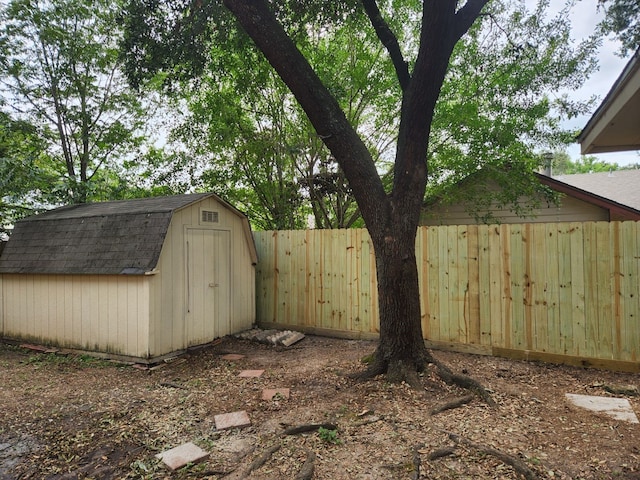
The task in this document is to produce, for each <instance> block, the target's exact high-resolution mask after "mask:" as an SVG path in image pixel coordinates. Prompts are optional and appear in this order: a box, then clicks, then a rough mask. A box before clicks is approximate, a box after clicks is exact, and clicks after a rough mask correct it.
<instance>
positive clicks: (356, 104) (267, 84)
mask: <svg viewBox="0 0 640 480" xmlns="http://www.w3.org/2000/svg"><path fill="white" fill-rule="evenodd" d="M294 3H295V2H294ZM321 3H322V2H321ZM279 5H280V9H279V10H278V14H279V16H280V17H281V20H282V21H283V22H284V23H285V25H286V26H287V28H288V29H289V31H290V32H291V35H292V36H293V37H295V38H296V40H297V43H298V48H300V50H301V51H302V52H303V53H304V54H305V56H306V57H307V58H308V59H309V61H310V63H311V64H312V65H313V66H314V69H315V70H316V72H317V73H318V75H319V76H320V77H321V79H322V80H323V82H324V83H325V85H327V87H328V88H329V90H330V91H331V93H332V94H333V95H334V97H335V98H336V99H337V100H338V102H339V103H340V105H341V107H342V109H343V111H344V112H345V115H346V116H347V118H348V119H349V120H350V122H351V123H352V125H353V126H354V127H355V128H356V129H357V131H358V133H359V134H360V136H361V138H363V140H364V141H365V143H366V144H367V146H368V147H369V150H370V151H371V152H372V154H373V157H374V159H376V161H377V162H378V170H379V171H380V172H382V175H381V176H382V180H383V181H384V182H386V183H387V184H389V185H390V180H391V175H390V173H389V172H391V171H392V169H391V165H390V162H389V160H390V157H391V155H392V151H393V148H394V146H395V145H394V143H395V135H396V132H397V129H398V119H399V118H400V115H399V112H400V106H401V91H400V89H399V88H398V85H397V79H396V76H395V71H394V69H393V67H392V64H391V62H390V61H389V59H388V56H387V53H386V51H385V50H384V48H383V47H382V45H380V42H379V40H378V38H377V37H376V35H375V32H373V30H372V28H371V25H370V24H369V21H368V19H366V17H365V16H363V15H361V12H360V11H355V10H354V11H351V10H349V9H352V8H355V7H353V5H350V6H349V5H345V7H344V8H347V10H349V12H350V13H351V14H350V15H347V16H344V15H343V14H344V12H338V11H330V10H331V9H329V10H327V11H323V13H319V12H317V11H315V10H310V11H313V12H315V13H314V14H313V15H316V17H317V18H315V17H314V16H313V15H306V16H302V17H300V19H302V18H306V19H307V20H306V22H305V21H300V22H298V23H297V26H296V22H295V20H294V19H295V18H296V15H294V14H292V12H294V11H295V12H297V14H301V11H306V9H309V8H311V9H313V8H320V7H317V4H316V2H306V3H305V5H304V6H302V5H300V4H296V5H290V4H289V3H288V2H283V3H281V4H279ZM312 5H314V6H313V7H312ZM174 6H177V7H178V8H176V10H175V12H176V13H174V14H173V18H174V19H178V18H179V19H181V20H180V22H177V23H176V24H175V26H174V27H172V28H165V30H166V31H167V32H168V31H173V30H176V29H178V31H179V32H180V34H184V35H186V36H189V31H190V30H189V28H194V29H196V30H197V31H195V30H194V32H192V33H193V34H192V35H191V36H190V37H189V38H190V40H189V41H187V40H186V37H185V39H181V40H179V39H173V40H172V39H168V38H165V37H166V36H167V35H168V34H163V33H161V32H156V27H155V26H154V25H156V24H157V25H161V24H162V25H165V24H166V22H167V21H170V19H168V18H166V11H163V9H162V8H161V6H160V4H153V5H151V6H150V4H147V3H144V4H143V3H140V2H139V1H138V0H135V1H133V2H132V3H130V4H129V13H130V15H128V16H127V22H128V23H127V24H128V25H129V27H128V29H127V37H126V38H127V42H126V43H125V45H124V47H125V48H124V52H125V58H126V59H127V64H128V72H129V74H130V78H132V81H133V82H134V83H135V84H136V85H139V84H141V83H143V82H144V81H147V82H148V81H154V79H156V80H157V79H162V81H161V82H159V83H155V85H156V86H157V85H164V86H165V87H167V86H168V88H167V89H166V90H165V91H168V92H170V93H171V94H172V95H173V98H174V99H181V98H182V99H185V100H186V102H187V105H188V106H189V110H190V112H189V115H188V116H187V117H186V119H185V121H184V122H183V124H182V125H181V126H180V127H179V128H178V129H176V130H175V131H174V138H175V139H176V140H179V142H180V143H181V144H182V145H183V146H185V147H186V151H188V152H189V155H188V158H189V159H190V162H189V161H184V162H181V161H175V155H174V156H171V157H169V158H171V159H172V160H171V162H170V163H169V164H168V165H170V166H171V167H172V168H170V170H171V173H170V174H169V175H167V176H166V177H165V178H164V179H163V181H169V182H175V181H176V179H180V178H182V179H189V180H190V182H191V183H190V184H189V185H188V186H189V187H191V188H198V189H207V190H214V191H216V192H218V193H219V194H221V195H223V196H224V197H225V198H227V199H228V200H230V201H232V202H233V203H235V204H237V205H239V206H240V208H241V209H242V210H244V211H245V212H246V213H247V214H248V215H249V217H250V218H251V219H252V222H253V224H254V226H255V227H256V228H258V229H291V228H304V227H305V226H306V217H307V216H308V215H309V214H310V213H312V214H313V217H314V219H315V224H316V226H317V227H319V228H340V227H349V226H362V221H361V219H360V217H359V210H358V208H357V205H356V204H355V201H354V199H353V196H352V194H351V190H350V188H349V185H348V183H347V181H346V178H345V177H344V174H343V172H342V171H341V170H340V168H339V167H338V165H337V163H336V162H335V159H333V157H332V156H331V155H330V153H329V151H328V150H327V149H326V147H325V146H324V145H323V142H322V141H321V140H322V139H321V138H320V137H319V136H318V135H317V134H316V133H315V131H314V129H313V128H312V126H311V124H310V123H309V121H308V119H307V118H306V115H304V114H303V112H302V110H301V109H300V108H299V106H298V105H297V102H296V101H295V99H294V98H293V96H292V95H291V93H289V90H288V88H287V87H286V86H285V85H284V84H283V83H282V81H281V80H280V79H279V77H278V76H277V75H276V74H275V73H274V72H273V70H272V68H271V66H270V65H269V64H268V63H267V62H266V60H265V59H264V58H263V57H262V55H261V54H259V53H258V52H256V51H255V49H253V48H251V45H250V42H249V41H248V39H247V38H246V36H245V35H244V34H243V33H242V32H240V31H238V30H236V29H234V26H233V22H234V20H233V19H231V18H229V17H228V15H227V13H221V14H220V16H215V17H214V16H212V15H213V10H198V11H197V12H195V11H191V10H188V9H186V10H182V11H181V10H180V8H179V7H180V5H174ZM418 6H419V5H418V4H416V3H415V2H411V1H406V2H380V8H381V10H382V11H384V12H389V13H390V12H393V15H388V16H387V18H390V19H391V20H389V22H390V26H391V27H392V28H393V29H394V31H395V32H400V33H399V36H398V40H399V42H400V44H401V47H402V48H403V49H404V50H405V51H406V52H407V53H408V57H409V58H410V57H411V55H412V54H413V53H414V52H415V50H416V48H417V46H416V45H415V39H416V38H417V37H418V29H419V28H420V24H419V23H420V22H419V18H420V17H419V16H416V13H415V12H416V8H417V7H418ZM547 6H548V2H544V1H543V2H540V5H539V6H538V7H537V8H536V9H535V10H534V11H533V12H528V11H526V10H525V9H524V7H523V6H522V4H519V3H516V2H506V1H505V2H501V1H494V2H492V3H491V4H490V8H489V10H488V11H489V14H488V15H486V16H485V17H483V19H482V21H478V22H476V26H475V27H474V28H473V29H472V31H471V32H470V33H469V34H468V35H467V36H466V37H464V38H463V40H462V41H460V42H459V43H458V45H457V47H456V49H455V51H454V54H453V57H452V61H451V64H450V69H449V74H448V76H447V79H446V81H445V84H444V85H443V87H442V89H441V94H440V100H439V102H438V105H437V108H436V114H435V118H434V120H433V124H432V129H431V140H430V154H429V171H430V177H429V178H430V183H429V193H428V194H429V195H430V196H434V195H450V194H448V193H445V191H446V190H447V189H448V188H456V187H455V185H456V184H457V183H458V182H459V181H460V180H461V179H463V178H466V177H467V176H468V175H470V174H473V173H474V172H475V171H477V170H479V169H483V168H485V167H486V168H488V169H489V170H490V171H492V172H508V173H509V175H511V176H513V175H522V176H521V178H518V179H516V180H515V181H512V180H511V179H509V178H503V177H504V176H503V175H501V174H498V173H496V178H497V180H498V181H499V183H501V184H502V185H503V186H504V187H505V188H506V190H507V192H505V193H504V194H503V195H502V197H501V198H484V199H482V200H481V201H480V202H479V201H478V199H477V198H473V197H469V198H468V199H467V201H468V204H469V205H471V206H472V205H479V204H480V203H491V202H498V203H501V204H508V203H509V202H511V201H513V202H514V203H513V204H512V205H513V207H514V208H522V207H521V206H519V203H518V201H517V200H518V198H519V197H520V195H518V192H520V193H521V194H524V192H525V191H526V192H531V191H533V190H536V189H538V188H539V187H538V186H537V182H536V181H535V178H534V177H533V174H532V172H533V171H534V170H536V169H537V168H538V167H539V163H540V155H539V154H537V153H536V151H539V150H548V149H556V148H558V147H559V146H561V145H565V144H567V143H569V142H572V141H573V137H574V133H575V132H569V131H565V130H563V129H562V128H560V122H561V120H562V119H563V118H567V117H572V116H575V115H577V114H579V113H584V112H585V111H587V110H588V109H589V108H590V107H591V106H592V101H590V102H575V101H573V100H571V99H570V98H569V97H568V96H559V95H558V94H556V93H555V92H557V91H558V90H559V89H561V88H565V89H567V90H572V89H574V88H577V87H578V86H579V85H580V84H581V83H582V82H583V81H584V79H585V78H587V77H588V74H589V72H590V71H592V70H593V69H594V68H595V64H594V58H595V57H594V53H595V50H596V48H597V46H598V40H597V38H595V37H594V38H590V39H588V40H586V41H585V42H583V43H581V44H579V45H577V46H572V45H571V41H570V36H569V33H570V25H569V23H568V20H567V18H568V15H567V12H566V11H563V12H561V13H560V14H559V15H558V16H557V17H555V18H552V19H547V18H546V17H545V10H546V7H547ZM149 8H150V9H151V10H149ZM208 8H214V7H208ZM336 8H337V7H336ZM145 9H147V10H145ZM178 12H181V13H178ZM189 15H197V16H198V18H197V20H195V21H196V24H194V26H193V27H186V26H185V24H184V23H182V22H187V20H186V19H189V18H192V17H190V16H189ZM207 16H208V17H209V19H210V21H209V24H207V25H208V26H206V27H205V21H204V18H205V17H207ZM161 18H163V20H162V21H161V20H160V19H161ZM336 19H340V21H339V22H335V20H336ZM329 20H332V21H331V22H329ZM145 22H146V23H145ZM149 22H150V23H149ZM162 22H165V23H162ZM187 23H188V22H187ZM146 25H151V27H150V28H147V26H146ZM197 25H200V26H199V27H198V26H197ZM214 26H215V27H214ZM207 29H209V30H207ZM207 31H208V32H209V34H210V35H211V36H208V37H207V34H206V32H207ZM154 32H156V33H154ZM212 32H213V33H212ZM163 35H164V36H163ZM172 42H178V43H179V45H177V46H175V48H177V50H176V51H177V52H178V53H176V54H173V55H169V49H171V48H174V47H172V45H173V43H172ZM189 42H191V43H189ZM182 44H184V45H186V44H190V45H198V46H199V47H200V48H196V49H192V50H197V51H196V52H195V53H193V55H194V58H192V59H189V55H188V54H189V51H187V50H185V49H184V48H182V47H181V46H180V45H182ZM142 53H144V58H140V57H139V56H140V55H142ZM205 54H206V55H207V57H206V58H205V57H204V56H203V55H205ZM185 62H186V63H185ZM187 64H188V66H185V65H187ZM248 66H250V68H247V67H248ZM190 69H191V70H190ZM193 69H195V70H193ZM196 70H197V72H196ZM194 76H195V79H194V78H193V77H194ZM181 82H182V83H181ZM176 155H179V154H176ZM182 155H183V157H184V154H182ZM516 164H517V165H516ZM180 166H181V168H180ZM160 169H161V170H167V167H162V166H161V167H160ZM184 187H187V185H184ZM514 188H518V190H517V191H516V190H514ZM542 193H543V194H545V193H546V192H542ZM475 194H476V195H480V196H485V197H486V196H487V192H486V191H482V190H477V191H476V192H475Z"/></svg>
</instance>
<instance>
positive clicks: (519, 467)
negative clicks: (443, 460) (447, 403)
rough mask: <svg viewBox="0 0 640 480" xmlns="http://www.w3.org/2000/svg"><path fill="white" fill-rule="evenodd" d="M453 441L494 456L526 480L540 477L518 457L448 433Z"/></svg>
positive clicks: (535, 479) (534, 479)
mask: <svg viewBox="0 0 640 480" xmlns="http://www.w3.org/2000/svg"><path fill="white" fill-rule="evenodd" d="M446 433H447V435H448V436H449V438H450V439H451V440H453V441H454V442H455V443H456V444H463V445H466V446H468V447H471V448H474V449H475V450H478V451H479V452H481V453H485V454H487V455H492V456H494V457H496V458H497V459H498V460H500V461H501V462H502V463H506V464H507V465H510V466H511V467H513V469H514V470H515V471H516V472H517V473H519V474H520V475H522V476H523V477H524V478H525V479H526V480H537V479H538V478H539V477H538V475H536V473H535V472H534V471H533V470H531V469H530V468H529V467H527V466H526V465H525V463H524V462H523V461H522V460H518V459H517V458H516V457H514V456H512V455H509V454H508V453H505V452H501V451H500V450H497V449H495V448H492V447H486V446H484V445H480V444H479V443H475V442H472V441H471V440H469V439H468V438H464V437H461V436H460V435H458V434H455V433H452V432H446Z"/></svg>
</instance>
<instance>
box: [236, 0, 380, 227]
mask: <svg viewBox="0 0 640 480" xmlns="http://www.w3.org/2000/svg"><path fill="white" fill-rule="evenodd" d="M224 5H225V6H226V7H227V8H228V9H229V10H230V11H231V13H232V14H233V15H234V16H235V17H236V19H237V20H238V21H239V22H240V24H241V26H242V27H243V28H244V30H245V31H246V32H247V34H248V35H249V36H250V37H251V39H252V40H253V41H254V43H255V44H256V46H257V47H258V48H259V49H260V50H261V51H262V53H263V54H264V55H265V57H266V59H267V60H268V61H269V63H270V64H271V66H272V67H273V68H274V69H275V70H276V72H278V75H279V76H280V78H282V80H283V81H284V83H285V84H286V85H287V86H288V87H289V89H290V90H291V92H292V93H293V95H294V96H295V97H296V100H298V103H300V105H301V106H302V108H303V110H304V111H305V113H306V114H307V116H308V117H309V120H310V121H311V124H312V125H313V126H314V128H315V129H316V131H317V132H318V134H319V135H321V136H322V140H323V142H324V143H325V145H326V146H327V147H328V148H329V150H330V151H331V153H332V154H333V156H334V157H335V158H336V160H337V161H338V163H339V164H340V166H341V167H342V170H343V171H344V173H345V175H346V177H347V179H348V180H349V184H350V186H351V188H352V191H353V192H354V196H355V197H356V198H357V199H358V203H359V204H360V205H361V209H362V213H363V217H364V218H365V221H366V222H367V223H375V222H376V221H377V219H378V218H380V217H381V215H382V213H381V211H382V210H384V205H385V204H387V203H388V200H387V195H386V192H385V191H384V188H383V185H382V181H381V180H380V177H379V175H378V172H377V170H376V167H375V163H374V162H373V159H372V157H371V153H370V152H369V150H368V149H367V147H366V145H365V144H364V142H363V141H362V139H361V138H360V137H359V135H358V133H357V132H356V131H355V129H354V128H353V127H352V126H351V124H350V123H349V121H348V120H347V118H346V116H345V114H344V112H343V110H342V109H341V108H340V105H339V104H338V102H337V101H336V99H335V98H334V97H333V95H331V93H330V92H329V90H328V89H327V88H326V86H325V85H324V84H323V83H322V81H321V80H320V78H319V77H318V75H317V74H316V72H315V71H314V70H313V68H312V67H311V65H309V62H308V61H307V60H306V59H305V57H304V56H303V55H302V53H301V52H300V51H299V50H298V49H297V47H296V45H295V43H294V42H293V40H292V39H291V38H290V37H289V36H288V35H287V33H286V32H285V31H284V28H283V27H282V25H281V24H280V23H279V22H278V20H277V19H276V17H275V15H274V14H273V12H271V10H270V9H269V6H268V3H267V2H266V1H264V0H224Z"/></svg>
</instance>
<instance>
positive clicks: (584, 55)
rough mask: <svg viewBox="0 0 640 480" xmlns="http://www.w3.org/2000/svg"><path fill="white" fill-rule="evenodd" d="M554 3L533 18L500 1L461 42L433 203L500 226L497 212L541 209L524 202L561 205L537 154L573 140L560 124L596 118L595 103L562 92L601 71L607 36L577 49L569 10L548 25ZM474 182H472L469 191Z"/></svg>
mask: <svg viewBox="0 0 640 480" xmlns="http://www.w3.org/2000/svg"><path fill="white" fill-rule="evenodd" d="M547 3H548V2H540V3H539V5H538V7H537V8H536V9H535V10H534V11H531V12H529V11H527V10H525V8H524V6H522V4H520V5H517V4H514V3H513V2H511V3H509V2H499V1H495V2H492V3H491V4H490V6H491V8H490V9H489V12H490V13H489V15H487V16H486V17H485V18H484V19H483V21H482V22H477V23H476V25H475V26H474V28H473V29H472V30H471V31H470V32H469V33H468V34H467V35H466V36H465V37H463V39H462V40H460V41H459V42H458V44H457V46H456V48H455V51H454V54H453V56H452V60H451V64H450V68H449V74H448V76H447V78H446V80H445V83H444V85H443V86H442V90H441V93H440V98H439V101H438V105H437V107H436V112H435V117H434V120H433V125H432V140H431V142H430V155H429V168H430V178H429V184H428V187H427V197H428V198H429V199H434V198H439V199H440V200H441V201H445V202H451V203H453V202H456V203H457V202H462V203H463V204H464V205H465V206H466V208H467V210H468V212H469V213H470V214H472V215H475V216H476V217H477V218H478V219H479V220H482V221H485V222H491V221H494V219H493V218H492V216H491V215H490V210H491V205H495V206H498V207H500V208H505V207H506V208H509V209H511V210H513V211H514V212H515V213H517V214H518V215H523V216H525V215H527V214H528V213H530V212H531V210H532V209H533V208H535V207H536V206H537V205H536V204H531V205H526V204H523V203H521V201H520V200H521V199H523V198H540V199H541V201H553V198H550V197H549V192H548V191H547V190H546V189H545V188H544V187H542V186H541V185H540V184H539V182H538V181H537V180H536V178H535V177H534V175H533V172H534V171H536V170H538V169H539V168H540V166H541V165H542V162H543V156H542V155H540V154H538V153H537V151H540V150H542V151H545V150H555V149H557V148H559V147H561V146H564V145H567V144H569V143H572V142H573V141H574V136H575V132H573V131H568V130H566V129H563V128H562V127H561V120H562V119H564V118H571V117H574V116H576V115H578V114H580V113H585V112H587V111H588V109H589V108H590V107H591V106H592V105H593V103H594V101H595V99H591V100H589V101H587V102H577V101H572V100H570V99H569V97H568V96H561V95H559V94H557V93H556V92H558V91H560V90H562V89H565V90H569V91H570V90H573V89H575V88H577V87H578V86H579V85H581V84H582V82H584V80H585V78H587V77H588V75H589V73H590V72H592V71H593V70H594V69H595V53H596V49H597V47H598V45H599V39H598V38H597V37H595V36H594V37H592V38H589V39H587V40H585V41H583V42H582V43H580V44H578V45H576V46H573V45H572V43H571V40H570V31H571V25H570V23H569V21H568V20H567V18H568V17H569V16H568V12H567V11H566V10H563V11H561V12H560V13H559V14H558V15H557V16H556V17H555V18H551V19H547V18H546V14H545V11H546V8H547V6H548V5H547ZM481 171H483V172H484V174H483V175H481V176H480V177H481V178H482V179H481V180H480V179H479V178H478V173H479V172H481ZM468 177H472V178H473V179H474V180H473V182H467V183H465V184H464V187H461V186H460V182H461V181H463V180H464V179H466V178H468ZM487 182H490V183H491V184H492V185H493V186H496V185H497V186H498V187H499V188H497V189H496V188H488V183H487ZM471 185H473V187H472V186H471ZM487 212H489V213H487Z"/></svg>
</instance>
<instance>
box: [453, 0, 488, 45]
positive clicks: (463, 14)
mask: <svg viewBox="0 0 640 480" xmlns="http://www.w3.org/2000/svg"><path fill="white" fill-rule="evenodd" d="M487 2H488V0H467V3H465V4H464V6H463V7H462V8H461V9H460V10H458V11H457V13H456V27H455V31H454V34H455V36H456V41H458V40H460V38H462V36H463V35H464V34H465V33H467V30H469V28H471V25H473V22H475V21H476V19H477V18H478V16H479V15H480V12H481V11H482V9H483V8H484V6H485V5H486V4H487Z"/></svg>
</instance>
